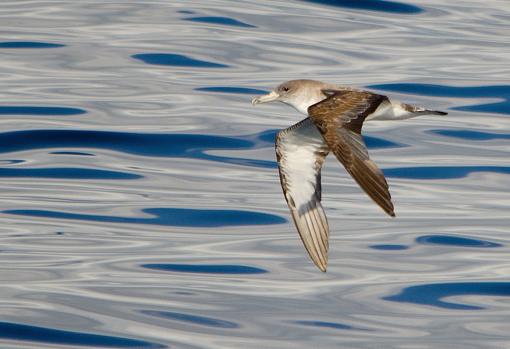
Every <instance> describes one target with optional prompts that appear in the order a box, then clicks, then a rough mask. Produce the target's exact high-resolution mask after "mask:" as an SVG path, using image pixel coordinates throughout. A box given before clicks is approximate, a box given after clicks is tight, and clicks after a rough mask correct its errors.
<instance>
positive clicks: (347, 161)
mask: <svg viewBox="0 0 510 349" xmlns="http://www.w3.org/2000/svg"><path fill="white" fill-rule="evenodd" d="M387 100H388V98H387V97H386V96H381V95H378V94H374V93H371V92H368V91H338V92H335V93H333V94H330V95H329V97H328V98H326V99H324V100H323V101H321V102H319V103H316V104H314V105H312V106H310V107H309V108H308V115H310V119H311V120H312V121H313V123H314V124H315V126H317V128H318V130H319V131H320V133H321V134H322V136H323V138H324V140H325V142H326V144H327V145H328V146H329V149H331V151H332V152H333V153H334V154H335V156H336V157H337V159H338V160H339V161H340V162H341V163H342V164H343V165H344V167H345V168H346V170H347V172H349V174H350V175H351V176H352V177H353V178H354V180H356V182H357V183H358V184H359V185H360V186H361V188H362V189H363V190H364V191H365V192H366V193H367V194H368V195H369V196H370V197H371V198H372V199H373V200H374V201H375V202H376V203H377V204H378V205H379V206H381V208H382V209H383V210H384V211H385V212H386V213H387V214H389V215H390V216H395V213H394V211H393V203H392V202H391V195H390V192H389V189H388V183H387V182H386V179H385V178H384V174H383V173H382V171H381V170H380V169H379V168H378V167H377V165H376V164H375V162H373V161H372V160H370V158H369V156H368V151H367V148H366V145H365V142H364V141H363V137H362V136H361V128H362V126H363V121H364V120H365V118H366V117H367V116H368V115H370V114H371V113H373V112H374V111H375V110H376V109H377V107H379V105H380V104H381V103H383V102H386V101H387Z"/></svg>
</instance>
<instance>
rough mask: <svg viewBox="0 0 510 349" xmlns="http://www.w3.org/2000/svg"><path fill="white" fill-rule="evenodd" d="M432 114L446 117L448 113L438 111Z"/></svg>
mask: <svg viewBox="0 0 510 349" xmlns="http://www.w3.org/2000/svg"><path fill="white" fill-rule="evenodd" d="M434 114H436V115H448V113H447V112H445V111H439V110H434Z"/></svg>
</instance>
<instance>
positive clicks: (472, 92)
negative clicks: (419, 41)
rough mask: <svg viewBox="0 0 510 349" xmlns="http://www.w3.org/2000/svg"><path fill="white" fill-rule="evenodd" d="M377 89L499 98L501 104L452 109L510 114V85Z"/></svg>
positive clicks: (408, 85) (391, 86) (381, 87)
mask: <svg viewBox="0 0 510 349" xmlns="http://www.w3.org/2000/svg"><path fill="white" fill-rule="evenodd" d="M369 87H370V88H375V89H379V90H385V91H395V92H402V93H412V94H417V95H422V96H441V97H460V98H499V99H503V101H501V102H496V103H487V104H478V105H468V106H462V107H455V108H452V109H456V110H465V111H472V112H484V113H499V114H510V85H499V86H498V85H495V86H472V87H469V86H468V87H461V86H444V85H431V84H413V83H401V84H381V85H372V86H369Z"/></svg>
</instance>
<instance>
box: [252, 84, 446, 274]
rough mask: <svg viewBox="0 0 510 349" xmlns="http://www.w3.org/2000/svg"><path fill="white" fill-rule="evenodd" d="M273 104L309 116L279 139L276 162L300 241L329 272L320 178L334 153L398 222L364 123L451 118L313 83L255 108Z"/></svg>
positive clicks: (282, 89) (291, 87) (289, 88)
mask: <svg viewBox="0 0 510 349" xmlns="http://www.w3.org/2000/svg"><path fill="white" fill-rule="evenodd" d="M272 101H280V102H283V103H285V104H289V105H291V106H292V107H294V108H295V109H296V110H298V111H300V112H301V113H303V114H305V115H307V116H308V117H307V118H306V119H304V120H302V121H300V122H298V123H297V124H295V125H292V126H290V127H289V128H287V129H285V130H282V131H280V132H279V133H278V136H277V138H276V156H277V160H278V168H279V172H280V181H281V185H282V189H283V193H284V196H285V199H286V201H287V204H288V206H289V208H290V211H291V214H292V218H293V220H294V223H295V225H296V228H297V230H298V232H299V235H300V236H301V240H302V241H303V244H304V245H305V248H306V250H307V251H308V253H309V255H310V257H311V258H312V260H313V261H314V263H315V264H316V265H317V266H318V267H319V269H321V270H322V271H326V267H327V257H328V237H329V227H328V222H327V219H326V215H325V213H324V210H323V208H322V205H321V202H320V201H321V180H320V172H321V167H322V164H323V162H324V160H325V158H326V156H327V155H328V154H329V152H330V151H331V152H333V153H334V154H335V156H336V158H337V159H338V160H339V161H340V162H341V163H342V164H343V165H344V167H345V168H346V170H347V172H348V173H349V174H350V175H351V176H352V177H353V178H354V180H355V181H356V182H357V183H358V184H359V185H360V187H361V188H362V189H363V190H364V191H365V192H366V193H367V194H368V195H369V196H370V197H371V198H372V199H373V200H374V201H375V202H376V203H377V204H378V205H379V206H380V207H381V208H382V209H383V210H384V211H385V212H386V213H387V214H389V215H390V216H395V213H394V212H393V203H392V202H391V195H390V193H389V189H388V184H387V183H386V179H385V178H384V175H383V173H382V171H381V170H380V169H379V168H378V167H377V165H376V164H375V163H374V162H373V161H372V160H370V158H369V156H368V151H367V149H366V146H365V143H364V141H363V138H362V136H361V129H362V126H363V122H364V121H368V120H374V119H375V120H401V119H408V118H411V117H414V116H418V115H423V114H435V115H444V114H446V113H444V112H439V111H432V110H427V109H424V108H420V107H416V106H412V105H409V104H404V103H399V102H395V101H391V100H390V99H389V98H388V97H386V96H383V95H379V94H375V93H372V92H369V91H364V90H359V89H353V88H350V87H344V86H339V85H334V84H328V83H323V82H320V81H314V80H292V81H287V82H285V83H283V84H281V85H280V86H278V87H277V88H276V89H275V90H274V91H272V92H271V93H269V94H267V95H265V96H261V97H258V98H254V99H253V100H252V103H253V104H258V103H267V102H272Z"/></svg>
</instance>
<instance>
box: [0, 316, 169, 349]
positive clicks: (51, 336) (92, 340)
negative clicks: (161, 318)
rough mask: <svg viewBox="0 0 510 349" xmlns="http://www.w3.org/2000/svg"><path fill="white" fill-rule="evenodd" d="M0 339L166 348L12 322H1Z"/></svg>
mask: <svg viewBox="0 0 510 349" xmlns="http://www.w3.org/2000/svg"><path fill="white" fill-rule="evenodd" d="M0 338H2V339H8V340H17V341H32V342H40V343H51V344H57V345H80V346H87V347H101V348H103V347H104V348H166V346H164V345H161V344H157V343H151V342H146V341H142V340H137V339H130V338H123V337H113V336H103V335H98V334H92V333H84V332H72V331H63V330H56V329H53V328H47V327H39V326H30V325H24V324H17V323H11V322H0Z"/></svg>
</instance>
